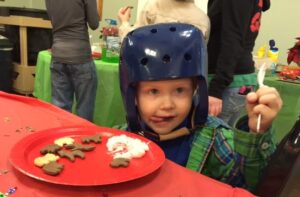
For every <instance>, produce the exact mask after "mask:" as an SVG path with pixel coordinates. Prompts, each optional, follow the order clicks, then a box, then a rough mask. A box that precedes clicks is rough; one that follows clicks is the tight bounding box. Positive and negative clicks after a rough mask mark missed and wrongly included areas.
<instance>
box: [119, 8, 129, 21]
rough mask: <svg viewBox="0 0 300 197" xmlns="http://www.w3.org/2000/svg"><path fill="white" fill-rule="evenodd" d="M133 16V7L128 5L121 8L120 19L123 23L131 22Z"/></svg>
mask: <svg viewBox="0 0 300 197" xmlns="http://www.w3.org/2000/svg"><path fill="white" fill-rule="evenodd" d="M130 17H131V7H130V6H126V7H122V8H120V9H119V12H118V19H119V21H120V22H121V23H124V22H129V20H130Z"/></svg>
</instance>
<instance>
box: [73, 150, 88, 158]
mask: <svg viewBox="0 0 300 197" xmlns="http://www.w3.org/2000/svg"><path fill="white" fill-rule="evenodd" d="M72 154H73V155H74V157H79V158H81V159H84V158H85V155H84V153H83V152H82V151H81V150H74V151H72Z"/></svg>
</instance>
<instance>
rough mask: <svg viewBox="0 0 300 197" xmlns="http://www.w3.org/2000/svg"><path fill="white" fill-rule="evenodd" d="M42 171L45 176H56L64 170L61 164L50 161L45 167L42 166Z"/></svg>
mask: <svg viewBox="0 0 300 197" xmlns="http://www.w3.org/2000/svg"><path fill="white" fill-rule="evenodd" d="M42 169H43V171H44V172H45V173H46V174H49V175H51V176H56V175H58V174H60V173H61V171H62V170H63V169H64V165H63V164H59V163H57V162H56V161H52V162H50V163H48V164H46V165H44V166H43V168H42Z"/></svg>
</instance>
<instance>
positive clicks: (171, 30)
mask: <svg viewBox="0 0 300 197" xmlns="http://www.w3.org/2000/svg"><path fill="white" fill-rule="evenodd" d="M206 75H207V52H206V43H205V41H204V38H203V34H202V32H201V31H200V30H199V29H198V28H197V27H195V26H193V25H190V24H183V23H162V24H155V25H148V26H144V27H140V28H138V29H136V30H133V31H132V32H130V33H129V34H128V35H127V36H126V37H125V38H124V40H123V43H122V46H121V52H120V86H121V94H122V97H123V102H124V105H125V109H126V112H127V122H128V129H129V130H130V131H137V132H138V131H141V130H142V126H141V122H140V118H139V114H138V110H137V108H136V106H135V97H136V85H135V84H136V83H137V82H140V81H155V80H168V79H176V78H187V77H195V78H197V79H198V80H197V83H198V84H197V85H198V88H197V91H196V93H195V94H194V98H193V106H192V109H191V110H192V111H191V112H190V115H189V117H188V120H189V121H190V123H191V124H190V125H192V127H194V126H200V125H202V124H204V123H205V122H206V119H207V114H208V93H207V84H206Z"/></svg>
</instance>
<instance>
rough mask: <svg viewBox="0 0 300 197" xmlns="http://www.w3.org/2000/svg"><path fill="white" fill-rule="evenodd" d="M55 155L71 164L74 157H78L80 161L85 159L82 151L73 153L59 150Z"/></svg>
mask: <svg viewBox="0 0 300 197" xmlns="http://www.w3.org/2000/svg"><path fill="white" fill-rule="evenodd" d="M57 154H58V155H59V156H60V157H65V158H67V159H69V160H70V161H72V162H74V161H75V157H79V158H81V159H84V158H85V155H84V153H83V152H82V151H80V150H74V151H65V150H60V151H58V152H57Z"/></svg>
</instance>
